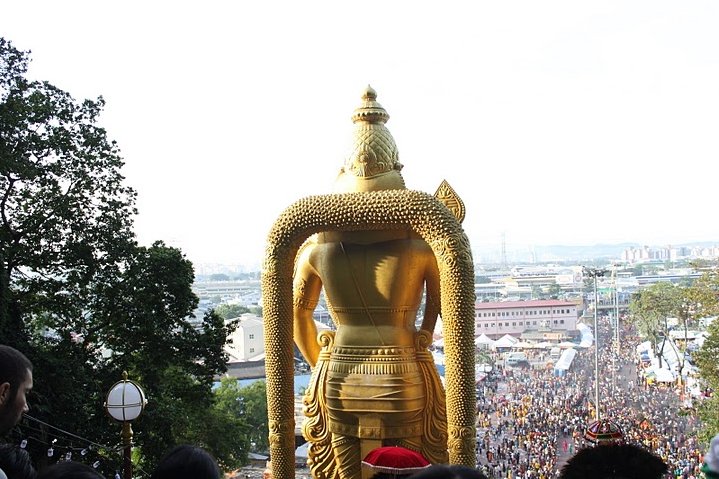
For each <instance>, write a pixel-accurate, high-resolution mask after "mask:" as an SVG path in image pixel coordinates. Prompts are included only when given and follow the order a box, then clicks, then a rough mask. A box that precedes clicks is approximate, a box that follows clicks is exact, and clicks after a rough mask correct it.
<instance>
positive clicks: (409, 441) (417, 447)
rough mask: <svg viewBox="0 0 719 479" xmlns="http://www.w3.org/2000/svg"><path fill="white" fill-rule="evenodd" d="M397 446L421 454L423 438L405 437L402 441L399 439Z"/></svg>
mask: <svg viewBox="0 0 719 479" xmlns="http://www.w3.org/2000/svg"><path fill="white" fill-rule="evenodd" d="M396 445H397V446H401V447H404V448H405V449H411V450H413V451H417V452H419V453H421V452H422V436H414V437H404V438H402V439H398V440H397V443H396Z"/></svg>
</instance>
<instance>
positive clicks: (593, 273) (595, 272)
mask: <svg viewBox="0 0 719 479" xmlns="http://www.w3.org/2000/svg"><path fill="white" fill-rule="evenodd" d="M583 269H584V273H585V274H586V275H587V276H589V277H590V278H593V279H594V407H595V411H596V413H595V416H596V420H597V421H599V420H600V419H601V415H600V413H599V327H598V324H597V310H598V309H599V301H598V297H597V278H598V277H600V276H604V273H606V271H605V270H603V269H598V268H587V267H584V268H583Z"/></svg>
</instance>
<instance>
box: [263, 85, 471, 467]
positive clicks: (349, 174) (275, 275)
mask: <svg viewBox="0 0 719 479" xmlns="http://www.w3.org/2000/svg"><path fill="white" fill-rule="evenodd" d="M362 100H363V104H362V106H361V107H360V108H358V109H357V110H355V113H354V115H353V117H352V119H353V121H354V123H355V144H354V148H353V151H352V153H351V154H350V156H349V157H348V159H347V161H346V163H345V165H344V167H343V168H342V170H341V171H340V174H339V176H338V178H337V181H336V191H337V193H335V194H332V195H324V196H316V197H310V198H305V199H303V200H300V201H298V202H297V203H295V204H294V205H292V206H290V207H289V208H288V209H287V210H285V212H284V213H283V214H282V215H281V216H280V217H279V219H278V220H277V221H276V222H275V224H274V226H273V228H272V231H271V232H270V235H269V238H268V246H267V253H266V257H265V265H264V270H263V305H264V313H265V325H266V326H265V341H266V351H267V353H266V354H267V356H266V368H267V397H268V415H269V423H270V454H271V457H272V467H273V476H274V477H275V478H282V479H284V478H287V479H289V478H291V477H294V450H293V448H292V446H293V445H294V437H293V436H292V434H293V432H294V420H293V416H292V411H293V410H292V406H293V396H292V372H293V371H292V368H293V365H294V363H293V358H292V340H293V339H294V341H295V342H296V344H297V346H298V347H299V349H300V351H301V352H302V354H303V355H304V356H305V358H306V359H307V361H308V362H309V363H310V365H311V366H312V368H313V371H312V379H311V382H310V385H309V387H308V390H307V394H306V396H305V400H304V403H305V415H306V416H307V419H306V421H305V423H304V424H303V429H302V430H303V434H304V435H305V438H306V439H307V440H308V441H309V442H310V443H311V445H310V448H309V459H308V463H309V464H310V467H311V471H312V475H313V476H314V477H317V478H341V479H356V478H359V477H360V476H361V474H362V472H361V468H360V463H361V460H362V458H363V457H365V456H366V454H367V453H368V452H369V451H370V450H372V449H374V448H376V447H379V446H383V445H401V446H403V447H406V448H409V449H413V450H416V451H418V452H420V453H422V454H423V455H424V456H425V457H426V458H427V459H429V460H430V462H433V463H444V462H448V461H449V462H451V463H458V464H466V465H474V464H475V460H476V458H475V449H474V442H475V430H474V422H475V407H476V402H475V401H476V398H475V386H474V384H475V383H474V342H473V339H474V300H475V298H474V272H473V265H472V257H471V252H470V249H469V243H468V241H467V238H466V235H465V234H464V232H463V231H462V228H461V226H460V224H459V221H458V219H457V218H456V217H455V216H453V213H452V211H454V213H455V215H456V214H458V213H459V212H460V210H461V215H462V216H463V215H464V205H463V204H462V203H461V200H459V198H458V197H456V198H454V197H452V196H453V195H454V192H453V190H452V189H451V187H449V185H447V184H446V183H443V184H442V186H441V187H440V190H438V194H439V193H440V192H441V196H442V198H441V199H437V198H435V197H433V196H430V195H427V194H425V193H420V192H416V191H410V190H407V189H406V187H405V185H404V180H403V179H402V176H401V174H400V170H401V168H402V165H401V164H400V163H399V161H398V154H397V147H396V146H395V143H394V139H393V138H392V135H391V134H390V133H389V131H388V130H387V128H386V127H385V125H384V124H385V122H386V121H387V120H388V119H389V115H388V114H387V112H386V111H385V110H384V108H382V106H381V105H380V104H379V103H377V101H376V93H375V92H374V90H372V89H371V88H370V87H368V88H367V89H366V90H365V92H364V95H363V97H362ZM448 206H449V207H451V208H452V210H451V211H450V209H449V208H448ZM323 288H324V292H325V297H326V301H327V305H328V307H329V309H330V313H331V316H332V319H333V321H334V324H335V325H336V327H337V331H336V333H335V332H323V333H322V334H320V335H319V337H318V334H317V329H316V327H315V323H314V321H313V319H312V313H313V311H314V309H315V307H316V306H317V302H318V299H319V296H320V293H321V290H322V289H323ZM425 288H426V295H425V297H426V304H425V310H424V314H423V320H422V324H421V327H420V328H419V330H417V329H416V328H415V319H416V316H417V312H418V309H419V307H420V304H421V300H422V293H423V291H424V290H425ZM440 310H441V311H442V313H443V314H442V316H443V324H444V335H445V344H446V349H445V352H446V364H447V367H446V389H447V399H446V404H445V393H444V390H443V387H442V384H441V382H440V380H439V376H438V374H437V370H436V368H435V366H434V362H433V360H432V356H431V354H430V353H429V351H428V350H427V347H428V346H429V345H430V343H431V340H432V332H433V330H434V327H435V322H436V320H437V315H438V314H439V313H440Z"/></svg>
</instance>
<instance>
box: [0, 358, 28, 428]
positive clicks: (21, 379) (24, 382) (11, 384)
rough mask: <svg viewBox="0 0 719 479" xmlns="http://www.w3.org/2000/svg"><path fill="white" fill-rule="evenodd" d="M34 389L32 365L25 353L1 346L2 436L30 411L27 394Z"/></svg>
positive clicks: (0, 411) (0, 420)
mask: <svg viewBox="0 0 719 479" xmlns="http://www.w3.org/2000/svg"><path fill="white" fill-rule="evenodd" d="M31 389H32V363H31V362H30V360H29V359H28V358H26V357H25V355H24V354H23V353H21V352H20V351H18V350H17V349H15V348H11V347H10V346H5V345H0V436H4V435H5V434H6V433H7V432H8V431H10V429H12V428H13V427H15V425H16V424H17V423H18V422H20V419H21V418H22V415H23V413H24V412H27V411H28V405H27V397H26V396H27V394H28V393H29V392H30V390H31Z"/></svg>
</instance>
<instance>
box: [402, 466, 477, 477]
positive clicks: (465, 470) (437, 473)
mask: <svg viewBox="0 0 719 479" xmlns="http://www.w3.org/2000/svg"><path fill="white" fill-rule="evenodd" d="M409 477H410V479H487V476H485V475H484V474H482V473H481V472H479V471H478V470H476V469H472V468H471V467H467V466H459V465H453V466H447V465H444V464H435V465H433V466H430V467H428V468H426V469H424V470H422V471H420V472H417V473H415V474H412V475H411V476H409Z"/></svg>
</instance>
